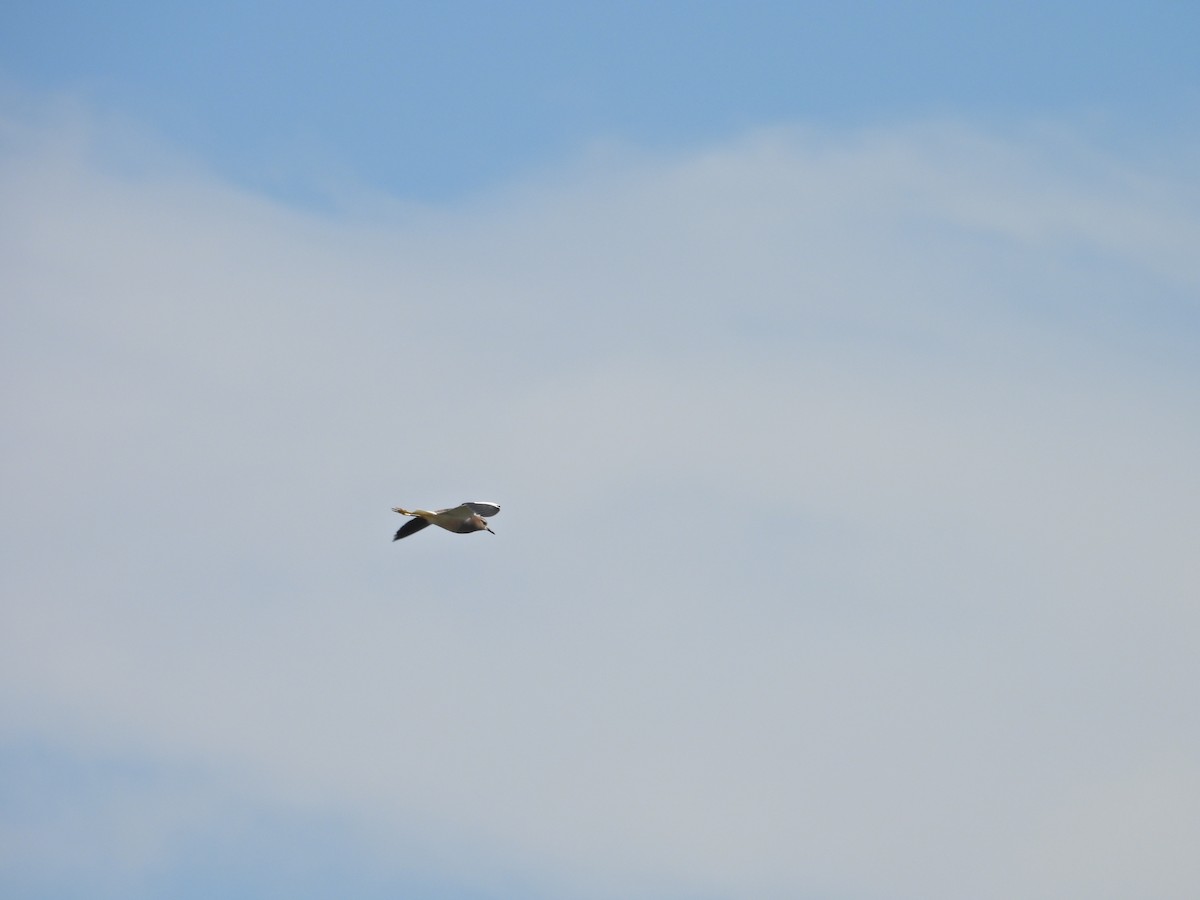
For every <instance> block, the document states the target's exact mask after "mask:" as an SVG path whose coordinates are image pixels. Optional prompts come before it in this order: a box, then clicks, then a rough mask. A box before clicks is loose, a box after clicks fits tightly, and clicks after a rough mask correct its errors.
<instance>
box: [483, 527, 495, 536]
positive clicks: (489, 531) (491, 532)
mask: <svg viewBox="0 0 1200 900" xmlns="http://www.w3.org/2000/svg"><path fill="white" fill-rule="evenodd" d="M485 527H486V526H485ZM487 532H488V534H495V533H496V532H494V531H492V529H490V528H488V529H487Z"/></svg>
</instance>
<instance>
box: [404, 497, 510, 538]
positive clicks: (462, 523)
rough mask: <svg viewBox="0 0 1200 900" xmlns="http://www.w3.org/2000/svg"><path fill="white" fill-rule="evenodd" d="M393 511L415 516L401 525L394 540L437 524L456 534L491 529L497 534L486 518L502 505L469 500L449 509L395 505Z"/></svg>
mask: <svg viewBox="0 0 1200 900" xmlns="http://www.w3.org/2000/svg"><path fill="white" fill-rule="evenodd" d="M392 512H398V513H400V515H402V516H412V517H413V518H412V519H411V520H410V521H408V522H405V523H404V524H403V525H401V526H400V530H399V531H397V532H396V536H395V537H394V538H392V540H393V541H398V540H400V538H406V537H408V536H409V535H410V534H416V533H417V532H418V531H420V530H421V529H422V528H426V527H428V526H430V525H437V526H439V527H441V528H445V529H446V530H447V531H453V532H454V533H455V534H470V533H471V532H472V531H491V532H492V534H495V533H496V532H494V531H492V529H490V528H488V523H487V522H486V521H484V519H485V518H487V517H488V516H494V515H495V514H496V513H498V512H500V506H499V505H498V504H496V503H478V502H476V503H470V502H468V503H460V504H458V506H452V507H450V508H449V509H435V510H433V511H432V512H431V511H430V510H428V509H401V508H400V507H399V506H393V507H392Z"/></svg>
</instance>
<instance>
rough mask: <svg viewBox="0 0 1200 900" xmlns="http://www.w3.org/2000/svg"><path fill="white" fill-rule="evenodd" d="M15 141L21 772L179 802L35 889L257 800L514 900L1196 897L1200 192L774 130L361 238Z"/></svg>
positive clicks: (1039, 151)
mask: <svg viewBox="0 0 1200 900" xmlns="http://www.w3.org/2000/svg"><path fill="white" fill-rule="evenodd" d="M4 129H5V139H6V152H5V155H4V157H3V163H2V169H0V178H2V187H0V191H2V193H3V197H4V198H5V199H4V204H3V206H4V213H3V229H4V230H3V235H4V237H3V242H2V245H0V253H2V258H0V272H3V275H2V276H0V279H2V283H3V292H4V295H5V297H6V303H5V319H6V324H5V327H4V337H3V339H2V340H3V355H4V364H3V365H4V371H5V382H6V385H7V388H6V414H5V415H6V420H7V421H8V424H9V428H8V429H6V430H7V431H8V437H6V439H5V449H4V469H5V472H6V481H7V482H8V485H7V487H6V493H7V494H8V495H9V497H10V498H11V499H10V500H9V502H8V503H7V504H6V506H7V512H8V514H7V515H6V516H5V517H4V523H3V534H2V540H3V547H4V549H3V553H4V560H3V564H4V570H5V573H6V574H5V582H6V588H5V593H6V595H7V598H8V599H6V601H5V605H4V612H3V616H4V622H3V627H2V628H0V673H2V679H3V680H2V682H0V691H2V693H0V700H2V702H3V715H4V719H5V721H6V722H7V723H8V725H7V728H6V733H7V737H8V739H9V741H10V742H12V743H14V744H33V745H38V746H47V747H55V748H59V749H58V750H57V751H55V752H69V753H70V754H71V755H73V756H75V757H78V758H82V759H89V758H92V757H94V758H96V759H113V758H116V759H127V760H133V761H135V763H136V764H137V765H144V766H146V767H147V768H148V770H149V771H151V772H166V773H168V774H167V775H155V776H153V777H150V776H147V779H148V780H145V779H144V780H142V781H137V779H136V778H134V779H133V781H134V782H136V786H135V787H132V788H129V789H128V790H125V789H122V790H120V791H118V792H117V793H116V794H115V795H114V796H113V797H107V798H99V799H96V800H95V802H89V803H88V804H85V806H86V808H85V809H82V810H75V811H74V812H73V814H72V815H73V817H72V818H71V821H70V823H64V822H62V821H59V820H56V819H51V820H50V821H48V822H43V823H41V824H40V825H39V826H38V827H30V826H29V823H28V822H25V823H22V822H21V821H17V822H15V823H14V822H7V823H6V824H5V828H6V830H8V831H9V832H10V833H11V834H12V835H14V836H16V835H19V836H20V839H21V841H22V842H23V843H22V844H21V847H22V848H23V849H22V850H21V851H20V855H21V857H22V858H23V859H24V860H25V862H24V863H21V865H24V866H25V867H26V869H28V868H30V864H29V862H28V860H29V859H44V861H45V862H44V865H42V869H43V870H44V871H45V872H50V871H51V870H53V871H62V870H63V869H64V867H65V868H66V869H68V870H71V871H75V870H78V871H80V872H85V873H92V876H94V873H95V870H97V869H106V871H108V875H107V876H106V877H109V878H112V879H117V880H118V881H119V883H120V884H121V885H122V886H123V888H125V889H129V886H130V885H135V886H136V885H138V884H141V883H143V882H142V881H139V879H140V878H144V877H146V876H144V873H146V872H153V873H161V872H162V871H169V870H170V867H171V865H172V860H173V859H175V858H176V857H178V856H179V855H180V854H181V853H184V851H183V850H181V849H180V848H181V846H183V845H184V844H186V836H187V835H188V834H190V833H192V831H193V830H194V829H196V828H198V827H200V826H199V825H198V824H197V823H205V822H207V823H208V827H210V828H211V829H214V830H217V831H219V830H221V829H222V828H225V827H227V822H228V821H229V819H230V818H236V817H238V816H240V815H242V812H241V810H242V807H243V805H247V804H248V805H258V806H261V807H262V808H264V809H269V810H272V811H273V812H272V814H273V815H277V816H283V817H285V818H286V817H287V816H289V815H292V814H293V813H294V814H295V815H296V816H298V817H302V818H303V817H320V816H328V817H329V818H330V820H331V821H337V822H345V823H349V824H347V825H346V827H347V828H350V829H352V830H353V831H354V833H355V834H356V835H361V845H362V846H363V847H365V848H366V849H365V850H362V851H361V852H363V854H364V857H365V858H369V859H371V860H372V863H371V865H375V866H378V867H379V871H380V872H384V873H386V872H388V871H393V870H396V871H401V870H412V869H419V870H422V871H427V872H434V873H437V872H445V873H447V877H449V875H450V873H452V874H453V877H454V878H455V879H458V880H463V879H465V880H466V881H468V882H472V883H476V884H477V885H479V886H484V887H485V886H487V885H492V886H493V888H494V886H495V885H496V884H497V883H499V882H503V881H504V880H505V879H512V878H514V877H515V878H518V879H519V881H520V883H521V884H522V885H524V886H525V887H524V889H523V891H524V893H525V895H528V892H529V891H533V890H544V891H546V892H548V893H549V894H550V895H553V896H570V895H579V896H604V897H617V896H621V897H627V896H647V897H668V896H677V895H688V896H694V895H703V896H717V897H743V896H775V895H778V896H789V897H807V896H812V897H818V896H819V897H832V896H836V897H860V896H861V897H880V898H909V897H911V898H935V900H936V898H959V897H964V896H970V897H977V898H988V897H995V898H1007V897H1014V896H1021V897H1028V898H1039V897H1045V898H1051V897H1053V898H1062V897H1089V898H1091V897H1101V896H1112V897H1124V896H1134V895H1136V896H1140V897H1162V898H1168V897H1172V898H1173V897H1179V898H1183V897H1191V896H1194V895H1195V894H1196V892H1197V891H1198V890H1200V869H1198V867H1197V863H1196V854H1195V852H1194V848H1195V846H1196V845H1197V842H1198V841H1200V756H1198V752H1200V721H1198V720H1197V718H1196V716H1195V714H1194V707H1195V704H1194V686H1195V685H1196V684H1197V683H1200V664H1198V663H1197V661H1196V658H1197V657H1196V653H1195V638H1196V634H1197V628H1198V627H1200V613H1198V612H1197V608H1196V597H1197V596H1198V595H1200V565H1198V564H1197V561H1196V560H1197V553H1196V548H1197V547H1198V546H1200V526H1198V524H1197V522H1198V519H1197V516H1196V510H1197V508H1198V503H1200V477H1198V475H1197V467H1196V459H1198V458H1200V413H1198V412H1197V410H1200V378H1198V375H1200V366H1198V365H1197V363H1196V358H1195V355H1194V348H1195V344H1196V339H1197V337H1198V336H1200V326H1198V324H1197V323H1198V322H1200V315H1198V310H1197V300H1196V297H1197V295H1198V292H1200V258H1198V257H1197V255H1196V253H1195V248H1196V247H1198V246H1200V193H1198V191H1197V184H1196V182H1195V179H1194V176H1189V175H1182V174H1179V173H1180V172H1182V171H1184V170H1183V169H1182V168H1181V169H1179V170H1171V169H1170V168H1168V167H1165V166H1163V165H1162V164H1161V162H1159V163H1156V164H1153V165H1152V164H1150V163H1148V162H1145V161H1141V162H1139V161H1136V160H1130V159H1122V158H1118V157H1116V156H1113V155H1110V154H1106V153H1105V152H1103V151H1101V150H1099V149H1097V148H1096V147H1093V146H1089V144H1088V143H1087V141H1086V140H1084V139H1082V138H1079V137H1078V136H1073V135H1069V134H1065V133H1061V132H1054V131H1049V130H1042V131H1038V130H1029V131H1027V132H1023V133H1020V134H1011V135H1005V136H997V135H994V134H992V135H989V134H985V133H981V132H979V131H975V130H972V129H970V128H966V127H961V126H949V125H939V126H921V127H896V128H893V129H881V130H878V131H873V132H864V133H857V134H852V135H838V134H831V133H821V134H816V133H807V132H805V131H803V130H786V129H781V130H775V131H764V132H761V133H757V134H753V135H749V136H747V138H746V139H744V140H742V141H740V142H738V143H736V144H732V145H728V146H722V147H716V148H712V149H710V150H709V151H707V152H702V153H701V152H697V153H694V154H692V155H690V156H686V157H682V158H645V157H639V156H638V155H637V154H634V153H629V152H626V151H620V150H617V151H614V150H612V149H611V148H609V149H607V150H602V151H601V150H598V151H597V153H596V154H594V155H593V156H591V157H589V158H587V159H586V160H584V161H582V162H581V163H580V164H579V165H578V166H576V167H574V168H571V169H569V170H566V171H560V172H557V173H555V174H553V175H551V176H548V177H546V178H545V179H543V180H541V181H534V182H529V183H524V184H519V185H513V186H511V187H510V188H508V189H506V190H504V191H501V192H497V193H495V194H493V195H490V196H488V197H483V198H479V199H478V200H477V201H476V202H473V203H470V204H463V205H460V206H457V207H453V208H444V209H426V208H416V207H405V206H403V205H399V204H395V203H393V202H391V201H388V200H387V199H386V198H375V197H371V196H369V195H367V194H360V195H356V196H355V197H354V198H353V200H350V201H347V203H348V206H347V208H346V209H345V210H342V211H340V212H338V213H336V214H318V213H314V212H303V211H296V210H292V209H288V208H285V207H281V206H278V205H274V204H272V203H270V202H267V201H264V200H262V199H261V198H257V197H254V196H249V195H246V194H244V193H239V192H238V191H237V190H235V189H233V188H231V187H230V186H228V185H225V184H222V183H219V182H218V181H216V180H215V179H213V178H211V177H210V176H207V175H206V174H205V173H203V172H202V171H197V170H195V169H193V168H189V167H188V166H186V165H183V164H180V163H178V162H176V161H173V160H171V159H170V157H169V155H168V156H166V157H164V156H162V155H161V154H160V155H156V156H155V158H154V160H153V164H152V165H149V164H147V160H146V156H145V155H141V151H140V146H141V145H140V144H139V143H138V142H137V141H135V140H125V141H120V140H114V139H113V137H112V135H111V134H107V133H104V131H103V128H101V129H100V132H99V133H97V131H96V130H95V129H94V128H93V127H91V126H88V125H81V124H78V123H75V124H74V125H70V126H69V127H68V126H65V125H64V124H63V123H61V122H60V123H58V124H56V125H53V126H45V125H37V126H33V125H29V124H28V122H27V121H11V120H10V121H8V122H6V123H5V126H4ZM100 145H103V146H104V147H106V148H108V149H107V150H106V153H105V154H103V159H101V158H99V156H100V155H98V154H97V152H96V149H95V148H96V147H97V146H100ZM113 146H120V147H121V149H120V151H119V152H115V151H113V150H112V147H113ZM472 498H478V499H495V500H497V501H498V502H500V503H502V504H503V505H504V512H503V513H502V514H501V515H500V516H499V517H498V518H497V519H496V520H495V527H496V530H497V532H498V534H497V536H495V537H492V536H490V535H481V536H469V537H457V536H452V535H448V534H442V533H433V534H431V533H428V532H426V533H422V534H421V535H419V536H417V537H415V538H413V539H411V540H409V541H405V542H403V543H402V544H396V545H393V544H391V543H390V542H389V537H390V532H391V530H394V528H395V527H397V525H398V524H399V518H398V517H396V516H394V515H393V514H391V513H389V512H388V508H389V507H390V506H392V505H394V504H408V505H439V504H443V503H452V502H456V501H459V500H463V499H472ZM64 748H66V749H64ZM170 773H174V774H170ZM131 777H132V776H131ZM156 778H162V779H165V783H160V782H159V781H156V780H155V779H156ZM45 790H46V791H47V792H51V791H52V790H53V787H52V786H51V785H47V786H46V788H45ZM89 816H90V817H92V819H93V820H94V822H93V824H92V825H90V826H88V825H81V824H80V823H81V822H85V823H86V822H87V821H88V817H89ZM89 827H90V828H91V829H93V830H100V831H103V832H104V834H105V836H106V841H107V842H108V844H109V845H110V847H109V852H106V853H105V854H103V859H101V858H95V857H93V856H89V855H88V851H86V850H84V849H81V847H82V846H83V845H85V844H86V843H87V842H86V841H82V840H77V839H76V840H73V839H70V838H69V835H70V834H78V833H79V832H78V829H80V828H83V829H84V831H86V830H87V829H88V828H89ZM71 829H76V830H75V831H72V830H71ZM248 840H249V841H250V843H251V844H252V843H253V839H252V838H250V839H248ZM356 840H358V839H357V838H356ZM6 843H7V842H6ZM10 846H14V845H13V844H10ZM0 861H3V862H2V864H3V865H5V866H8V867H10V868H11V867H16V866H17V865H18V863H17V862H16V861H15V860H14V857H13V856H12V855H11V854H10V856H9V858H8V859H5V858H3V857H0ZM106 867H107V868H106ZM33 868H34V869H35V876H36V869H37V866H34V867H33ZM117 869H119V872H117ZM23 871H24V870H23ZM114 872H117V874H114ZM35 876H30V877H35ZM81 877H84V876H81ZM500 893H501V892H500V891H499V890H496V891H495V895H497V896H499V895H500Z"/></svg>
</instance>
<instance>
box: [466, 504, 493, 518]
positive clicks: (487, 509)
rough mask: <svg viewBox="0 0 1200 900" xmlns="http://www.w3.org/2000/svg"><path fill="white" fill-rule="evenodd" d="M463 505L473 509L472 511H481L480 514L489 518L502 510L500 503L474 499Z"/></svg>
mask: <svg viewBox="0 0 1200 900" xmlns="http://www.w3.org/2000/svg"><path fill="white" fill-rule="evenodd" d="M462 505H463V506H465V507H466V508H467V509H469V510H471V511H472V512H477V513H479V515H481V516H483V517H484V518H487V517H488V516H494V515H495V514H496V513H498V512H500V504H499V503H481V502H479V501H474V502H470V501H468V502H467V503H464V504H462Z"/></svg>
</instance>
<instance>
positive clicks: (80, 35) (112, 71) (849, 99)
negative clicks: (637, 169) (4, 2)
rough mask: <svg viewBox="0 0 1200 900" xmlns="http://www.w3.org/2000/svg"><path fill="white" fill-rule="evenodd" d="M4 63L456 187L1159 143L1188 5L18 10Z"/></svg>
mask: <svg viewBox="0 0 1200 900" xmlns="http://www.w3.org/2000/svg"><path fill="white" fill-rule="evenodd" d="M5 18H6V20H7V21H6V27H5V28H4V29H3V36H0V65H2V68H0V71H4V72H6V73H7V75H8V79H9V81H10V82H14V83H16V84H17V85H19V86H21V87H25V88H29V89H36V90H41V91H67V92H72V93H77V94H79V95H80V96H82V97H83V98H85V99H86V101H87V102H89V103H91V104H94V105H95V106H96V107H98V108H99V109H102V110H105V111H109V112H114V113H119V114H123V115H127V116H130V117H132V118H134V119H135V120H137V121H139V122H141V123H143V124H145V125H146V126H147V127H150V128H152V129H154V130H155V131H156V132H157V133H159V134H161V135H162V136H164V137H165V138H166V139H167V140H169V141H171V142H173V143H175V144H177V145H178V146H181V147H182V148H184V149H186V150H187V151H188V152H190V153H193V154H195V155H196V156H198V157H199V158H200V159H202V160H203V161H204V162H205V163H206V164H208V165H211V166H213V167H215V168H216V169H217V170H218V171H220V172H222V173H223V174H226V175H228V176H230V177H233V178H235V179H236V180H238V181H239V182H241V183H244V184H247V185H250V186H253V187H259V188H266V189H270V190H273V191H277V192H284V193H287V192H297V193H299V192H304V191H312V190H314V187H313V182H314V181H316V182H320V181H321V180H323V179H324V178H325V177H339V178H341V177H344V178H351V179H355V180H360V181H363V182H365V183H367V184H370V185H372V186H377V187H380V188H382V189H385V190H388V191H389V192H392V193H395V194H398V195H401V196H405V197H413V198H419V199H443V198H447V197H455V196H462V195H463V194H469V193H470V192H473V191H476V190H479V189H480V188H482V187H486V186H489V185H494V184H496V183H502V182H504V181H505V180H507V179H510V178H513V177H516V176H520V175H524V174H528V173H530V172H532V171H536V170H537V169H539V168H540V167H543V166H545V165H547V164H552V163H555V162H561V161H563V160H566V159H570V158H571V157H572V156H573V155H574V154H577V153H578V152H579V150H580V148H581V146H586V144H587V143H588V142H589V141H597V140H602V141H603V140H615V141H623V142H630V143H632V144H634V145H635V146H638V147H650V148H683V147H688V146H694V145H696V144H698V143H702V142H705V141H714V140H721V139H725V138H729V137H732V136H736V135H737V134H739V133H742V132H744V131H745V130H747V129H750V128H753V127H755V126H759V125H762V124H763V123H777V122H792V121H803V122H806V123H823V124H836V125H853V124H862V123H878V122H894V121H903V120H906V119H911V118H914V117H938V116H953V115H958V114H962V115H968V116H970V117H972V119H974V120H977V121H978V120H981V119H983V120H999V121H1014V120H1016V121H1022V120H1026V119H1029V118H1038V117H1046V118H1050V119H1057V118H1059V117H1063V116H1066V117H1069V118H1071V119H1072V120H1075V121H1080V120H1085V121H1088V120H1091V121H1092V124H1094V125H1095V126H1096V127H1098V128H1100V129H1101V130H1103V131H1111V132H1113V133H1114V134H1115V135H1117V136H1119V135H1120V133H1121V132H1122V130H1123V129H1131V128H1132V129H1137V130H1138V131H1139V132H1144V131H1149V132H1150V133H1151V134H1154V133H1157V132H1160V131H1164V132H1167V133H1177V132H1178V131H1179V130H1181V128H1186V123H1187V122H1188V121H1190V120H1192V119H1193V118H1194V116H1195V114H1196V112H1197V111H1198V110H1200V97H1198V96H1197V88H1196V84H1197V80H1198V75H1200V65H1198V64H1197V62H1196V55H1195V53H1194V52H1193V49H1194V37H1195V35H1196V33H1197V30H1198V29H1200V13H1198V12H1197V11H1196V10H1195V9H1194V8H1193V7H1191V5H1190V4H1186V3H1145V4H1123V3H1107V4H1095V3H1064V2H1057V3H1033V2H1005V3H1001V2H973V3H956V4H950V3H944V2H927V3H875V2H848V3H837V4H833V3H779V2H757V3H750V4H745V3H730V2H707V3H678V2H662V3H648V4H647V3H628V2H614V3H582V4H562V3H515V4H498V3H480V2H467V3H463V2H451V3H350V4H343V5H327V4H320V3H307V4H279V3H254V4H244V3H217V4H210V5H206V6H205V7H204V8H203V9H199V8H196V7H191V6H188V5H186V4H170V3H169V4H149V3H116V4H99V5H98V4H89V3H49V4H40V3H36V4H35V3H15V4H10V5H9V7H8V10H7V11H6V13H5Z"/></svg>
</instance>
